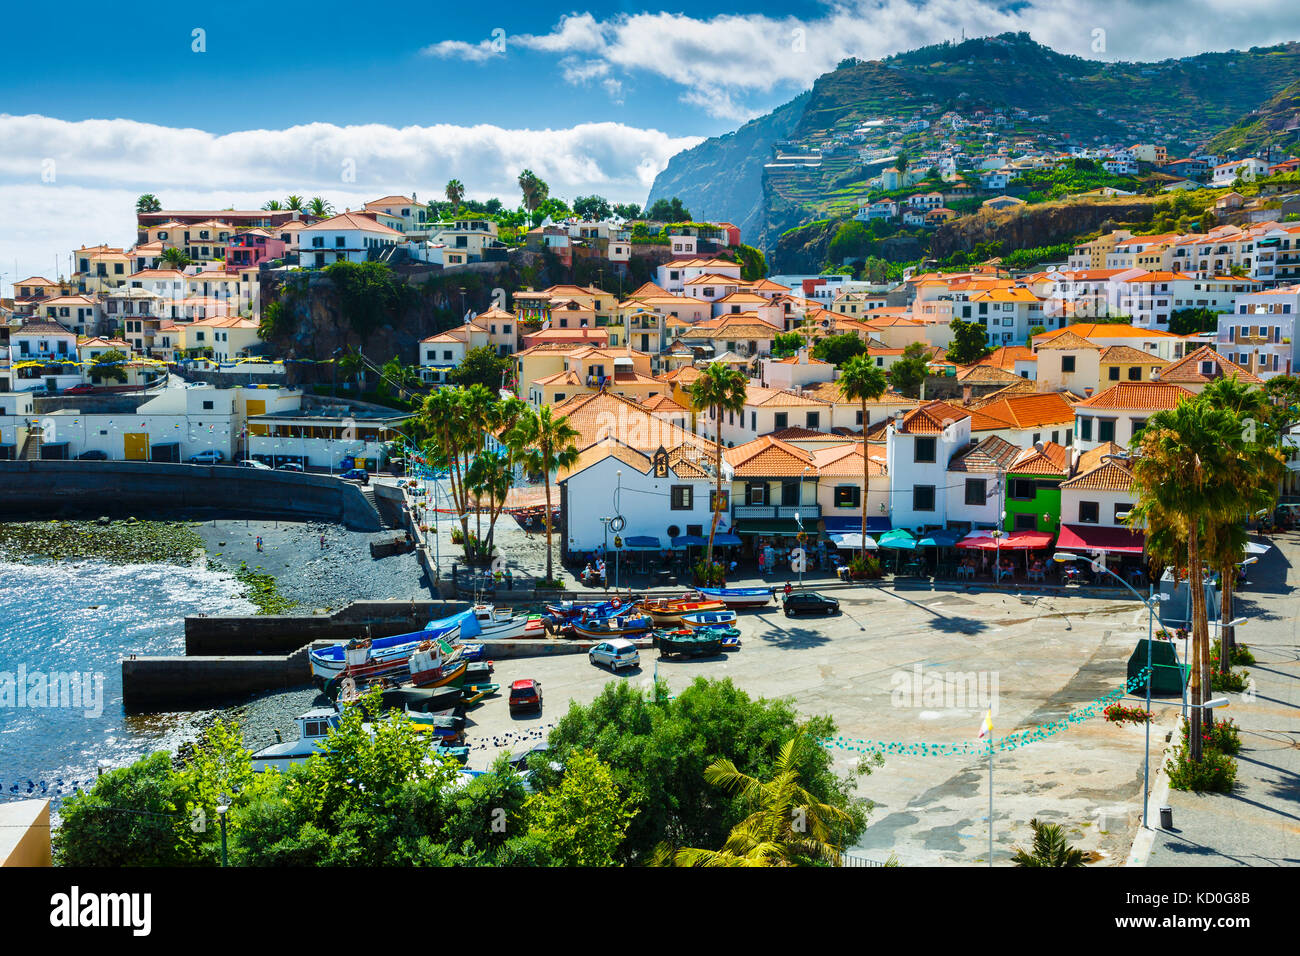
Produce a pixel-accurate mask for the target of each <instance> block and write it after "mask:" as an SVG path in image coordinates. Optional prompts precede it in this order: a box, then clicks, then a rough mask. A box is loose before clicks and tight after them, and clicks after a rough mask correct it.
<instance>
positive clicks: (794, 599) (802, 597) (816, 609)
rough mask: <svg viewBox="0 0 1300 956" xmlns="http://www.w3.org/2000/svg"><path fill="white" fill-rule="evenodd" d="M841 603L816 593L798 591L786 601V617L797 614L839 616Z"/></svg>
mask: <svg viewBox="0 0 1300 956" xmlns="http://www.w3.org/2000/svg"><path fill="white" fill-rule="evenodd" d="M839 612H840V602H839V601H837V600H835V598H829V597H826V596H825V595H823V594H818V593H817V592H816V591H797V592H795V593H794V594H791V595H789V596H788V597H787V598H786V599H785V616H786V617H794V616H795V615H796V614H838V613H839Z"/></svg>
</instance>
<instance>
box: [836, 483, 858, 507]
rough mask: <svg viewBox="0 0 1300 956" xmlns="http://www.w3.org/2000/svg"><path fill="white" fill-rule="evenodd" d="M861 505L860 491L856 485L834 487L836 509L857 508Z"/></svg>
mask: <svg viewBox="0 0 1300 956" xmlns="http://www.w3.org/2000/svg"><path fill="white" fill-rule="evenodd" d="M861 504H862V489H861V488H859V487H858V486H857V485H836V486H835V507H836V508H858V507H861Z"/></svg>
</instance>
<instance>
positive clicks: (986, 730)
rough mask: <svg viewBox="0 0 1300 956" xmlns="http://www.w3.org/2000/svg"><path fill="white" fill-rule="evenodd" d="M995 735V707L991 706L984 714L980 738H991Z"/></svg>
mask: <svg viewBox="0 0 1300 956" xmlns="http://www.w3.org/2000/svg"><path fill="white" fill-rule="evenodd" d="M992 737H993V708H992V707H990V708H989V709H988V710H987V711H986V712H985V714H984V724H983V726H981V727H980V735H979V739H980V740H990V739H992Z"/></svg>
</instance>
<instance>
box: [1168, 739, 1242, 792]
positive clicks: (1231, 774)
mask: <svg viewBox="0 0 1300 956" xmlns="http://www.w3.org/2000/svg"><path fill="white" fill-rule="evenodd" d="M1165 773H1166V774H1168V775H1169V786H1171V787H1173V788H1174V789H1175V790H1192V791H1195V792H1196V793H1231V792H1232V788H1233V785H1234V784H1235V782H1236V780H1237V761H1235V760H1233V759H1232V758H1231V757H1230V756H1228V755H1227V754H1224V753H1220V752H1219V751H1217V750H1214V749H1212V748H1208V747H1207V748H1206V749H1205V750H1203V751H1202V753H1201V762H1200V763H1195V762H1193V761H1192V760H1191V759H1190V758H1189V757H1188V756H1187V747H1186V746H1182V747H1178V748H1177V749H1175V750H1174V755H1173V756H1172V757H1170V758H1169V759H1168V760H1166V761H1165Z"/></svg>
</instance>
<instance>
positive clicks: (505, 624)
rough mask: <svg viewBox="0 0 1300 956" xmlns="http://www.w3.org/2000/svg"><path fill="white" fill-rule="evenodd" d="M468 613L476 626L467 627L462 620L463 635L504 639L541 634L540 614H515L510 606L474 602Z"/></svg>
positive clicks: (539, 635) (461, 629) (461, 630)
mask: <svg viewBox="0 0 1300 956" xmlns="http://www.w3.org/2000/svg"><path fill="white" fill-rule="evenodd" d="M468 613H470V614H472V615H473V619H474V622H475V624H476V625H477V628H473V627H467V626H466V623H467V622H464V621H462V622H461V628H460V633H461V635H462V636H464V637H482V638H496V639H498V640H506V639H508V638H512V637H541V636H542V629H543V627H542V617H541V615H540V614H534V615H524V614H515V612H514V611H513V610H512V609H511V608H508V607H493V606H492V605H491V604H476V605H474V607H473V608H472V609H471V610H470V611H469V612H468ZM530 632H531V633H530Z"/></svg>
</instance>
